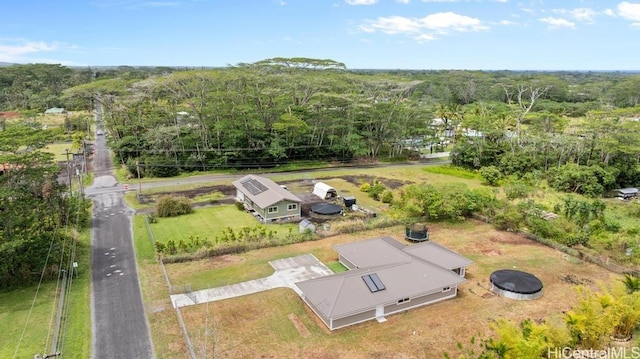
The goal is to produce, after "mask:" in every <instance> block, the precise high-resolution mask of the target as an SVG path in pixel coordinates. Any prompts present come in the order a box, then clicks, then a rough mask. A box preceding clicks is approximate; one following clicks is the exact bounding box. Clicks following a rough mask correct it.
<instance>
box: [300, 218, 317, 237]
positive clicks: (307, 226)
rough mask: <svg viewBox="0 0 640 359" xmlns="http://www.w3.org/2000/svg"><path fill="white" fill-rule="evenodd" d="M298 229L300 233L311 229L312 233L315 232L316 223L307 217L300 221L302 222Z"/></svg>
mask: <svg viewBox="0 0 640 359" xmlns="http://www.w3.org/2000/svg"><path fill="white" fill-rule="evenodd" d="M298 231H299V232H300V233H304V232H306V231H311V233H315V232H316V225H315V224H313V222H311V221H310V220H308V219H306V218H305V219H303V220H302V221H300V223H299V224H298Z"/></svg>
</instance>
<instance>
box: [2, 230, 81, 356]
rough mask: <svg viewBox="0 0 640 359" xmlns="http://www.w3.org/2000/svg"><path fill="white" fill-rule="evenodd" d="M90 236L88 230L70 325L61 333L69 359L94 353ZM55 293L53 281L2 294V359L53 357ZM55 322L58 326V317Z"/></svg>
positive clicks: (71, 304) (73, 293)
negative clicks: (92, 342)
mask: <svg viewBox="0 0 640 359" xmlns="http://www.w3.org/2000/svg"><path fill="white" fill-rule="evenodd" d="M89 236H90V234H89V231H85V232H83V234H82V235H81V238H80V241H81V243H82V247H80V248H79V249H78V257H77V262H78V274H79V275H78V277H77V278H76V279H74V280H73V282H72V286H71V296H70V297H69V308H70V309H69V312H68V313H69V314H68V317H67V325H66V326H65V328H64V330H63V331H61V332H60V338H63V339H64V342H63V344H62V347H60V348H59V350H60V351H61V352H64V354H65V355H64V357H65V358H78V359H84V358H89V357H90V353H91V306H90V295H91V292H90V285H89V282H90V278H91V271H90V263H89V259H90V252H89V247H88V244H89V238H90V237H89ZM36 294H37V295H36ZM55 294H56V283H55V282H53V281H47V282H45V283H43V284H42V286H40V288H39V289H38V286H37V285H33V286H29V287H24V288H20V289H16V290H12V291H7V292H2V293H0V333H2V335H0V358H33V356H34V355H35V354H37V353H39V354H50V353H49V352H48V351H49V350H50V347H51V338H52V336H53V325H49V323H51V320H52V313H55V310H57V306H56V303H54V301H55V300H56V298H55V297H56V295H55ZM34 299H35V300H34ZM32 305H33V309H31V308H32ZM53 320H54V323H55V316H54V317H53ZM50 327H51V329H50ZM21 338H22V340H21ZM18 343H20V344H19V346H18ZM16 349H17V351H16ZM14 354H15V355H14Z"/></svg>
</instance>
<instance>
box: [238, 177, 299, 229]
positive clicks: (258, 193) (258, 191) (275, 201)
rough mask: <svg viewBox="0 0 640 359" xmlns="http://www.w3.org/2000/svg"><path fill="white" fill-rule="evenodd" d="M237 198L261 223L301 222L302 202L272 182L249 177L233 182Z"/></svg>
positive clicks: (262, 178)
mask: <svg viewBox="0 0 640 359" xmlns="http://www.w3.org/2000/svg"><path fill="white" fill-rule="evenodd" d="M233 185H234V187H235V188H236V198H237V199H238V201H240V202H242V203H243V204H244V207H245V208H246V209H247V210H248V211H249V212H252V213H253V214H254V215H255V216H256V217H257V218H258V219H259V220H260V221H261V222H263V223H269V222H273V221H276V220H299V219H300V204H301V202H302V201H301V200H300V198H298V197H297V196H296V195H294V194H293V193H291V192H289V191H288V190H286V189H284V188H282V187H280V186H279V185H278V184H277V183H275V182H273V181H272V180H270V179H268V178H265V177H260V176H255V175H247V176H244V177H242V178H240V179H239V180H236V181H234V182H233Z"/></svg>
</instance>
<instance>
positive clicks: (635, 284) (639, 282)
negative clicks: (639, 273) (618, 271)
mask: <svg viewBox="0 0 640 359" xmlns="http://www.w3.org/2000/svg"><path fill="white" fill-rule="evenodd" d="M622 283H624V286H625V287H626V288H627V293H629V294H631V293H635V292H637V291H640V277H636V276H635V275H634V274H631V273H625V274H624V279H622Z"/></svg>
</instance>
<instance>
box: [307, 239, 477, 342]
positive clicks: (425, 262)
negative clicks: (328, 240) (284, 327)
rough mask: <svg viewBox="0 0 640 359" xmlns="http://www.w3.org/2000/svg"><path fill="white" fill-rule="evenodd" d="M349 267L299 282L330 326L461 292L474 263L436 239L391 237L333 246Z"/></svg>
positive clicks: (382, 318)
mask: <svg viewBox="0 0 640 359" xmlns="http://www.w3.org/2000/svg"><path fill="white" fill-rule="evenodd" d="M334 249H335V250H336V251H337V252H338V258H339V261H340V263H342V264H343V265H344V266H345V267H347V268H348V269H349V270H348V271H346V272H341V273H336V274H332V275H329V276H324V277H320V278H315V279H310V280H306V281H302V282H298V283H296V286H298V288H299V289H300V292H301V297H302V299H303V300H304V302H305V303H306V304H307V305H308V306H309V307H310V308H311V310H312V311H313V312H314V313H315V314H316V315H317V316H318V317H319V318H320V320H322V322H323V323H324V324H325V325H326V326H327V327H328V328H329V329H330V330H335V329H339V328H343V327H346V326H349V325H353V324H357V323H362V322H365V321H368V320H373V319H376V320H378V321H380V322H382V321H385V320H386V319H385V316H387V315H391V314H394V313H399V312H404V311H407V310H409V309H413V308H417V307H421V306H424V305H428V304H432V303H436V302H439V301H443V300H446V299H450V298H454V297H455V296H456V295H457V291H458V285H460V284H461V283H464V282H465V281H466V279H465V278H464V274H465V271H466V268H467V267H468V266H469V265H471V264H472V263H473V261H471V260H470V259H468V258H465V257H463V256H461V255H459V254H457V253H455V252H453V251H451V250H449V249H447V248H446V247H444V246H442V245H439V244H437V243H434V242H422V243H419V244H412V245H405V244H403V243H400V242H398V241H396V240H395V239H393V238H391V237H380V238H372V239H367V240H363V241H359V242H353V243H346V244H341V245H337V246H334Z"/></svg>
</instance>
